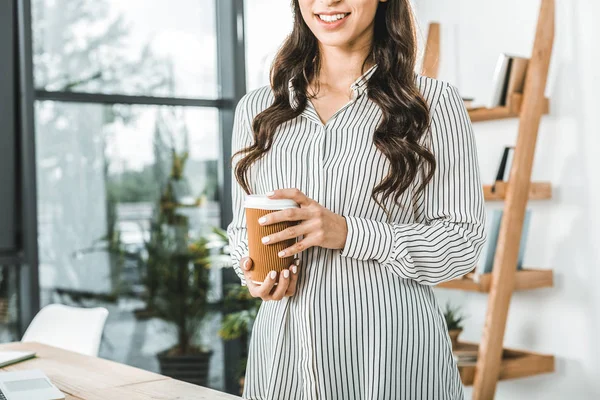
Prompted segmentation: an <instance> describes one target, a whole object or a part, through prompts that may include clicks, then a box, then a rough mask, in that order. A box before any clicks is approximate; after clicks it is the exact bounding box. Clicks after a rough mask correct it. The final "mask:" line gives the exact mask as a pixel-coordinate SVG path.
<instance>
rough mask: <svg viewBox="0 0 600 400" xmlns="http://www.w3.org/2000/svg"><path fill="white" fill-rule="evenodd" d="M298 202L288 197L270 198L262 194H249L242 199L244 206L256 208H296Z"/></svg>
mask: <svg viewBox="0 0 600 400" xmlns="http://www.w3.org/2000/svg"><path fill="white" fill-rule="evenodd" d="M297 207H298V203H296V202H295V201H294V200H290V199H270V198H268V197H267V196H266V195H264V194H249V195H246V199H245V200H244V208H257V209H261V210H283V209H286V208H297Z"/></svg>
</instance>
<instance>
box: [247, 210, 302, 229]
mask: <svg viewBox="0 0 600 400" xmlns="http://www.w3.org/2000/svg"><path fill="white" fill-rule="evenodd" d="M310 217H311V213H310V211H309V210H308V209H306V208H286V209H284V210H280V211H275V212H272V213H269V214H267V215H265V216H262V217H260V218H259V219H258V223H259V224H260V225H271V224H275V223H277V222H283V221H304V220H306V219H309V218H310Z"/></svg>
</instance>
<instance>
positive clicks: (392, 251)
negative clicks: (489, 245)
mask: <svg viewBox="0 0 600 400" xmlns="http://www.w3.org/2000/svg"><path fill="white" fill-rule="evenodd" d="M373 68H376V67H373ZM372 73H373V69H371V70H369V71H367V72H366V73H365V74H364V75H363V76H362V77H360V78H359V79H358V80H357V81H356V82H355V83H354V84H353V85H352V87H351V88H352V93H353V95H352V99H351V101H350V102H349V103H348V104H347V105H346V106H344V107H343V108H342V109H340V110H339V111H338V112H336V113H335V114H334V115H333V116H332V118H331V119H330V120H329V121H327V123H326V124H323V123H322V122H321V120H320V119H319V116H318V114H317V113H316V111H315V109H314V107H313V106H312V105H311V104H310V102H309V104H308V105H307V108H306V109H305V110H304V111H303V113H302V114H301V115H300V116H299V117H298V118H296V119H294V120H292V121H288V122H287V123H285V124H283V125H282V126H280V127H279V129H278V130H277V132H276V134H275V138H274V142H273V146H272V148H271V150H270V151H269V152H268V153H267V154H266V156H265V157H263V158H262V159H261V160H259V161H258V162H257V163H255V164H254V165H253V167H252V170H251V174H250V184H251V189H252V192H253V193H266V192H268V191H271V190H273V189H280V188H298V189H300V190H301V191H302V192H304V193H305V194H306V195H307V196H308V197H310V198H312V199H313V200H315V201H317V202H319V203H320V204H321V205H323V206H324V207H326V208H328V209H329V210H331V211H333V212H335V213H337V214H339V215H342V216H344V217H345V218H346V221H347V224H348V237H347V240H346V245H345V247H344V248H343V249H341V250H330V249H324V248H321V247H313V248H310V249H307V250H305V251H303V252H302V253H301V254H300V259H301V260H302V263H301V267H300V272H299V273H300V275H299V280H298V287H297V292H296V294H295V295H294V296H293V297H290V298H284V299H283V300H281V301H267V302H263V303H262V305H261V307H260V310H259V313H258V316H257V319H256V321H255V324H254V326H253V329H252V335H251V341H250V352H249V359H248V366H247V372H246V380H245V389H244V398H246V399H264V400H278V399H282V400H283V399H285V400H300V399H302V400H315V399H328V400H331V399H340V400H341V399H343V400H348V399H362V400H375V399H418V400H421V399H435V400H442V399H462V398H463V388H462V384H461V382H460V376H459V374H458V369H457V367H456V364H455V362H454V360H453V358H452V352H451V344H450V340H449V337H448V334H447V330H446V325H445V321H444V317H443V314H442V312H441V310H440V307H439V306H438V303H437V301H436V299H435V296H434V293H433V290H432V286H433V285H436V284H438V283H440V282H444V281H447V280H450V279H453V278H457V277H459V276H461V275H464V274H465V273H467V272H468V271H470V270H471V269H472V268H473V266H474V265H475V263H476V261H477V258H478V256H479V253H480V251H481V248H482V245H483V243H484V240H485V234H484V225H485V212H484V201H483V192H482V185H481V181H480V177H479V167H478V163H477V153H476V143H475V139H474V136H473V132H472V127H471V122H470V119H469V116H468V114H467V111H466V109H465V107H464V104H463V101H462V99H461V97H460V95H459V94H458V92H457V90H456V88H455V87H453V86H451V85H449V84H448V83H445V82H441V81H437V80H434V79H430V78H426V77H422V76H419V75H417V76H416V82H417V85H418V87H419V90H420V92H421V93H422V95H423V96H424V98H425V99H426V101H427V103H428V105H429V107H430V113H431V128H430V130H429V132H428V134H427V135H425V137H424V139H423V140H424V142H423V144H424V145H426V146H428V147H429V148H430V149H431V150H432V152H433V153H434V155H435V157H436V160H437V169H436V172H435V176H434V178H433V180H432V181H431V182H430V183H429V184H428V185H427V187H426V189H425V190H424V191H422V192H421V193H419V194H418V195H417V194H416V188H418V187H419V185H420V179H421V178H420V177H418V178H417V179H415V181H414V184H413V185H412V187H411V188H410V190H407V191H406V192H405V193H404V194H403V195H402V197H401V198H400V201H399V204H393V203H392V201H391V200H390V201H389V202H388V203H389V204H387V207H388V209H390V210H391V219H389V220H388V218H387V216H386V214H385V212H384V211H383V210H382V209H381V208H380V207H379V206H378V205H377V204H376V203H375V202H374V201H373V200H372V199H371V191H372V190H373V187H374V186H375V185H377V184H378V183H379V182H380V181H381V180H382V179H383V178H384V177H385V176H386V174H387V172H388V169H389V163H388V161H387V159H386V158H385V156H384V155H383V154H382V153H381V152H379V151H378V150H377V149H376V147H375V146H374V144H373V140H372V136H373V132H374V131H375V128H376V127H377V125H378V123H379V122H380V120H381V111H380V109H379V108H378V106H377V105H376V104H375V103H373V102H372V101H371V100H370V99H369V97H368V93H367V85H366V83H367V81H368V78H369V77H370V75H371V74H372ZM292 89H293V88H292ZM290 96H291V97H292V98H291V100H292V102H291V103H290V104H292V105H295V103H294V100H295V99H294V92H293V90H292V91H291V92H290ZM272 102H273V95H272V93H271V89H270V88H269V87H263V88H260V89H257V90H255V91H252V92H250V93H248V94H247V95H246V96H245V97H244V98H243V99H242V100H241V101H240V103H239V104H238V106H237V110H236V119H235V125H234V132H233V151H234V152H235V151H237V150H239V149H240V148H243V147H246V146H248V145H250V144H251V143H252V142H253V134H252V130H251V124H252V120H253V118H254V117H255V116H256V115H257V114H258V113H260V112H261V111H262V110H264V109H265V108H267V107H268V106H269V105H270V104H271V103H272ZM237 161H238V159H235V160H234V165H235V163H236V162H237ZM243 197H244V192H243V190H242V189H241V187H240V186H239V185H238V184H237V182H236V180H235V178H234V179H233V189H232V198H233V215H234V218H233V221H232V222H231V224H230V225H229V227H228V229H227V231H228V234H229V238H230V247H231V253H232V259H233V266H234V269H235V271H236V272H237V274H238V275H239V277H240V279H241V281H242V284H245V282H244V277H243V273H242V271H241V270H240V265H239V262H240V259H241V258H242V257H244V256H246V255H247V254H248V244H247V233H246V228H245V226H246V221H245V215H244V210H243V207H242V202H243Z"/></svg>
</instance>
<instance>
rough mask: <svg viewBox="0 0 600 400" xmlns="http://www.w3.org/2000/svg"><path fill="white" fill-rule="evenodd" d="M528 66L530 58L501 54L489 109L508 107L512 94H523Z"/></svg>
mask: <svg viewBox="0 0 600 400" xmlns="http://www.w3.org/2000/svg"><path fill="white" fill-rule="evenodd" d="M528 64H529V59H528V58H524V57H518V56H513V55H509V54H504V53H503V54H500V57H499V58H498V62H497V63H496V70H495V72H494V81H493V82H494V83H493V88H492V95H491V97H490V101H489V103H488V105H487V106H488V108H494V107H502V106H508V105H509V102H510V95H511V94H513V93H523V87H524V85H525V75H526V74H527V66H528Z"/></svg>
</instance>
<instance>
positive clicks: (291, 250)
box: [277, 235, 318, 258]
mask: <svg viewBox="0 0 600 400" xmlns="http://www.w3.org/2000/svg"><path fill="white" fill-rule="evenodd" d="M317 244H318V243H317V239H315V237H314V236H313V235H311V236H305V237H304V238H303V239H302V240H299V241H297V242H296V243H294V244H293V245H292V246H290V247H288V248H287V249H283V250H281V251H280V252H279V253H277V255H278V256H279V257H281V258H284V257H291V256H293V255H296V254H298V253H301V252H302V251H304V250H306V249H308V248H309V247H312V246H315V245H317Z"/></svg>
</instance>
